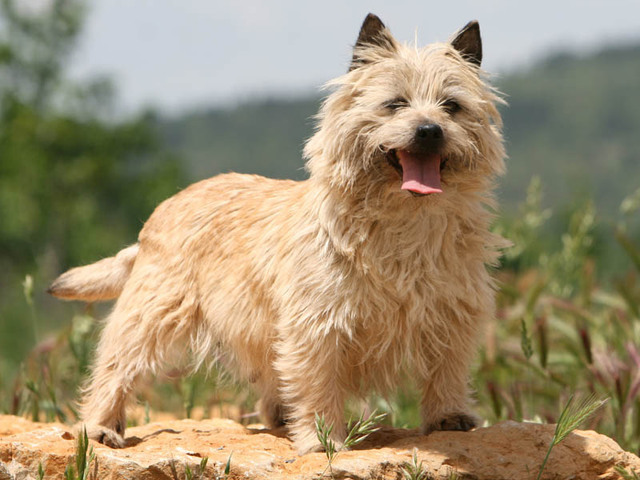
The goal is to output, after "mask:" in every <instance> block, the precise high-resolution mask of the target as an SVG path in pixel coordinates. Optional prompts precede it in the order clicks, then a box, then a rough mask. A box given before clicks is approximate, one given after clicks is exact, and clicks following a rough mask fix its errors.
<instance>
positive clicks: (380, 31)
mask: <svg viewBox="0 0 640 480" xmlns="http://www.w3.org/2000/svg"><path fill="white" fill-rule="evenodd" d="M397 47H398V45H397V43H396V40H395V39H394V38H393V36H392V35H391V32H389V30H388V29H387V27H385V26H384V23H382V20H380V19H379V18H378V17H377V16H376V15H374V14H373V13H370V14H369V15H367V18H365V19H364V22H363V23H362V27H360V34H359V35H358V40H356V44H355V46H354V47H353V58H352V60H351V65H350V66H349V71H351V70H354V69H356V68H358V67H361V66H363V65H366V64H368V63H372V62H374V61H375V60H376V59H379V58H382V57H389V56H390V55H391V54H393V53H395V52H396V51H397Z"/></svg>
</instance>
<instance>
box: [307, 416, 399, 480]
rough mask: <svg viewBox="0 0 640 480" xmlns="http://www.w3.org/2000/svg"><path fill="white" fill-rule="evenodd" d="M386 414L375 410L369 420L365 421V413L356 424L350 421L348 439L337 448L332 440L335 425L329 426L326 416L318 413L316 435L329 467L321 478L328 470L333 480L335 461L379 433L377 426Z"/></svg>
mask: <svg viewBox="0 0 640 480" xmlns="http://www.w3.org/2000/svg"><path fill="white" fill-rule="evenodd" d="M386 416H387V414H386V413H380V414H378V413H377V412H376V411H375V410H374V411H373V412H372V413H371V415H370V416H369V418H367V419H366V420H365V419H364V413H363V414H362V415H360V418H359V419H358V420H356V421H355V422H353V421H350V422H349V426H348V427H347V438H345V440H344V443H343V444H342V446H340V447H337V446H336V444H335V442H334V441H333V440H332V439H331V432H332V431H333V425H327V423H326V421H325V419H324V415H318V414H317V413H316V420H315V422H316V434H317V436H318V440H319V441H320V444H321V445H322V446H323V448H324V451H325V455H326V456H327V466H326V467H325V469H324V471H323V472H322V475H321V477H323V476H324V475H325V473H326V472H327V470H329V474H330V475H331V478H333V466H332V465H333V461H334V460H335V458H336V457H337V456H338V454H339V453H340V452H342V451H343V450H348V449H350V448H352V447H354V446H356V445H358V444H359V443H361V442H362V441H363V440H364V439H365V438H367V437H368V436H369V435H370V434H372V433H373V432H375V431H377V430H378V429H379V427H376V426H375V425H376V424H378V423H380V422H381V421H382V420H383V419H384V418H385V417H386Z"/></svg>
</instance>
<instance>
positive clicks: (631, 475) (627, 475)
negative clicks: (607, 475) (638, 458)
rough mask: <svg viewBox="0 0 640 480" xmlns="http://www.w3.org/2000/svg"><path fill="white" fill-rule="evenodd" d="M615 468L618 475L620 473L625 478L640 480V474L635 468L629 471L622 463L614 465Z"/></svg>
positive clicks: (627, 479)
mask: <svg viewBox="0 0 640 480" xmlns="http://www.w3.org/2000/svg"><path fill="white" fill-rule="evenodd" d="M614 470H615V471H616V473H617V474H618V475H620V476H621V477H622V478H623V479H624V480H640V475H638V474H637V473H636V471H635V469H631V472H629V471H628V470H627V469H626V468H624V467H623V466H622V465H616V466H615V467H614Z"/></svg>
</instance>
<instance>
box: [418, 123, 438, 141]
mask: <svg viewBox="0 0 640 480" xmlns="http://www.w3.org/2000/svg"><path fill="white" fill-rule="evenodd" d="M416 137H417V138H418V140H420V141H425V140H439V139H441V138H442V137H443V135H442V128H440V125H436V124H435V123H425V124H423V125H420V126H419V127H418V128H417V129H416Z"/></svg>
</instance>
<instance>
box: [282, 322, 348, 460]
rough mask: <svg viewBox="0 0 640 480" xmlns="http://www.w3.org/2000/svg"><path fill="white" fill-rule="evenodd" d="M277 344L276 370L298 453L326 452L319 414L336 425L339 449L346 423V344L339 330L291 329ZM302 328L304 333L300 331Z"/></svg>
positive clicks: (332, 432)
mask: <svg viewBox="0 0 640 480" xmlns="http://www.w3.org/2000/svg"><path fill="white" fill-rule="evenodd" d="M288 330H289V331H287V332H286V334H285V335H283V337H282V338H283V340H281V342H280V343H279V344H278V346H277V353H278V359H277V361H276V369H277V371H278V374H279V376H280V380H281V385H282V398H283V399H284V402H285V405H286V410H287V415H288V419H287V423H288V425H289V432H290V433H291V435H292V437H293V440H294V443H295V445H296V448H297V449H298V452H299V453H300V454H301V455H303V454H305V453H309V452H314V451H322V450H323V449H324V447H323V446H322V445H321V444H320V441H319V440H318V435H317V432H316V425H315V417H316V414H317V415H318V416H319V417H324V421H325V424H326V425H327V426H330V427H331V428H332V431H331V435H330V438H331V440H332V441H333V442H334V443H335V444H336V447H337V448H339V447H341V446H342V444H343V442H344V439H345V436H346V428H345V423H344V400H345V391H346V389H347V385H346V384H345V378H346V377H345V374H344V371H345V364H346V362H345V358H344V352H345V346H344V345H345V344H344V339H343V338H342V334H341V333H339V332H336V331H329V332H325V331H322V332H315V333H314V332H313V331H310V330H309V329H308V328H305V329H295V330H296V332H292V330H294V329H288ZM300 330H302V331H301V332H298V331H300Z"/></svg>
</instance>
